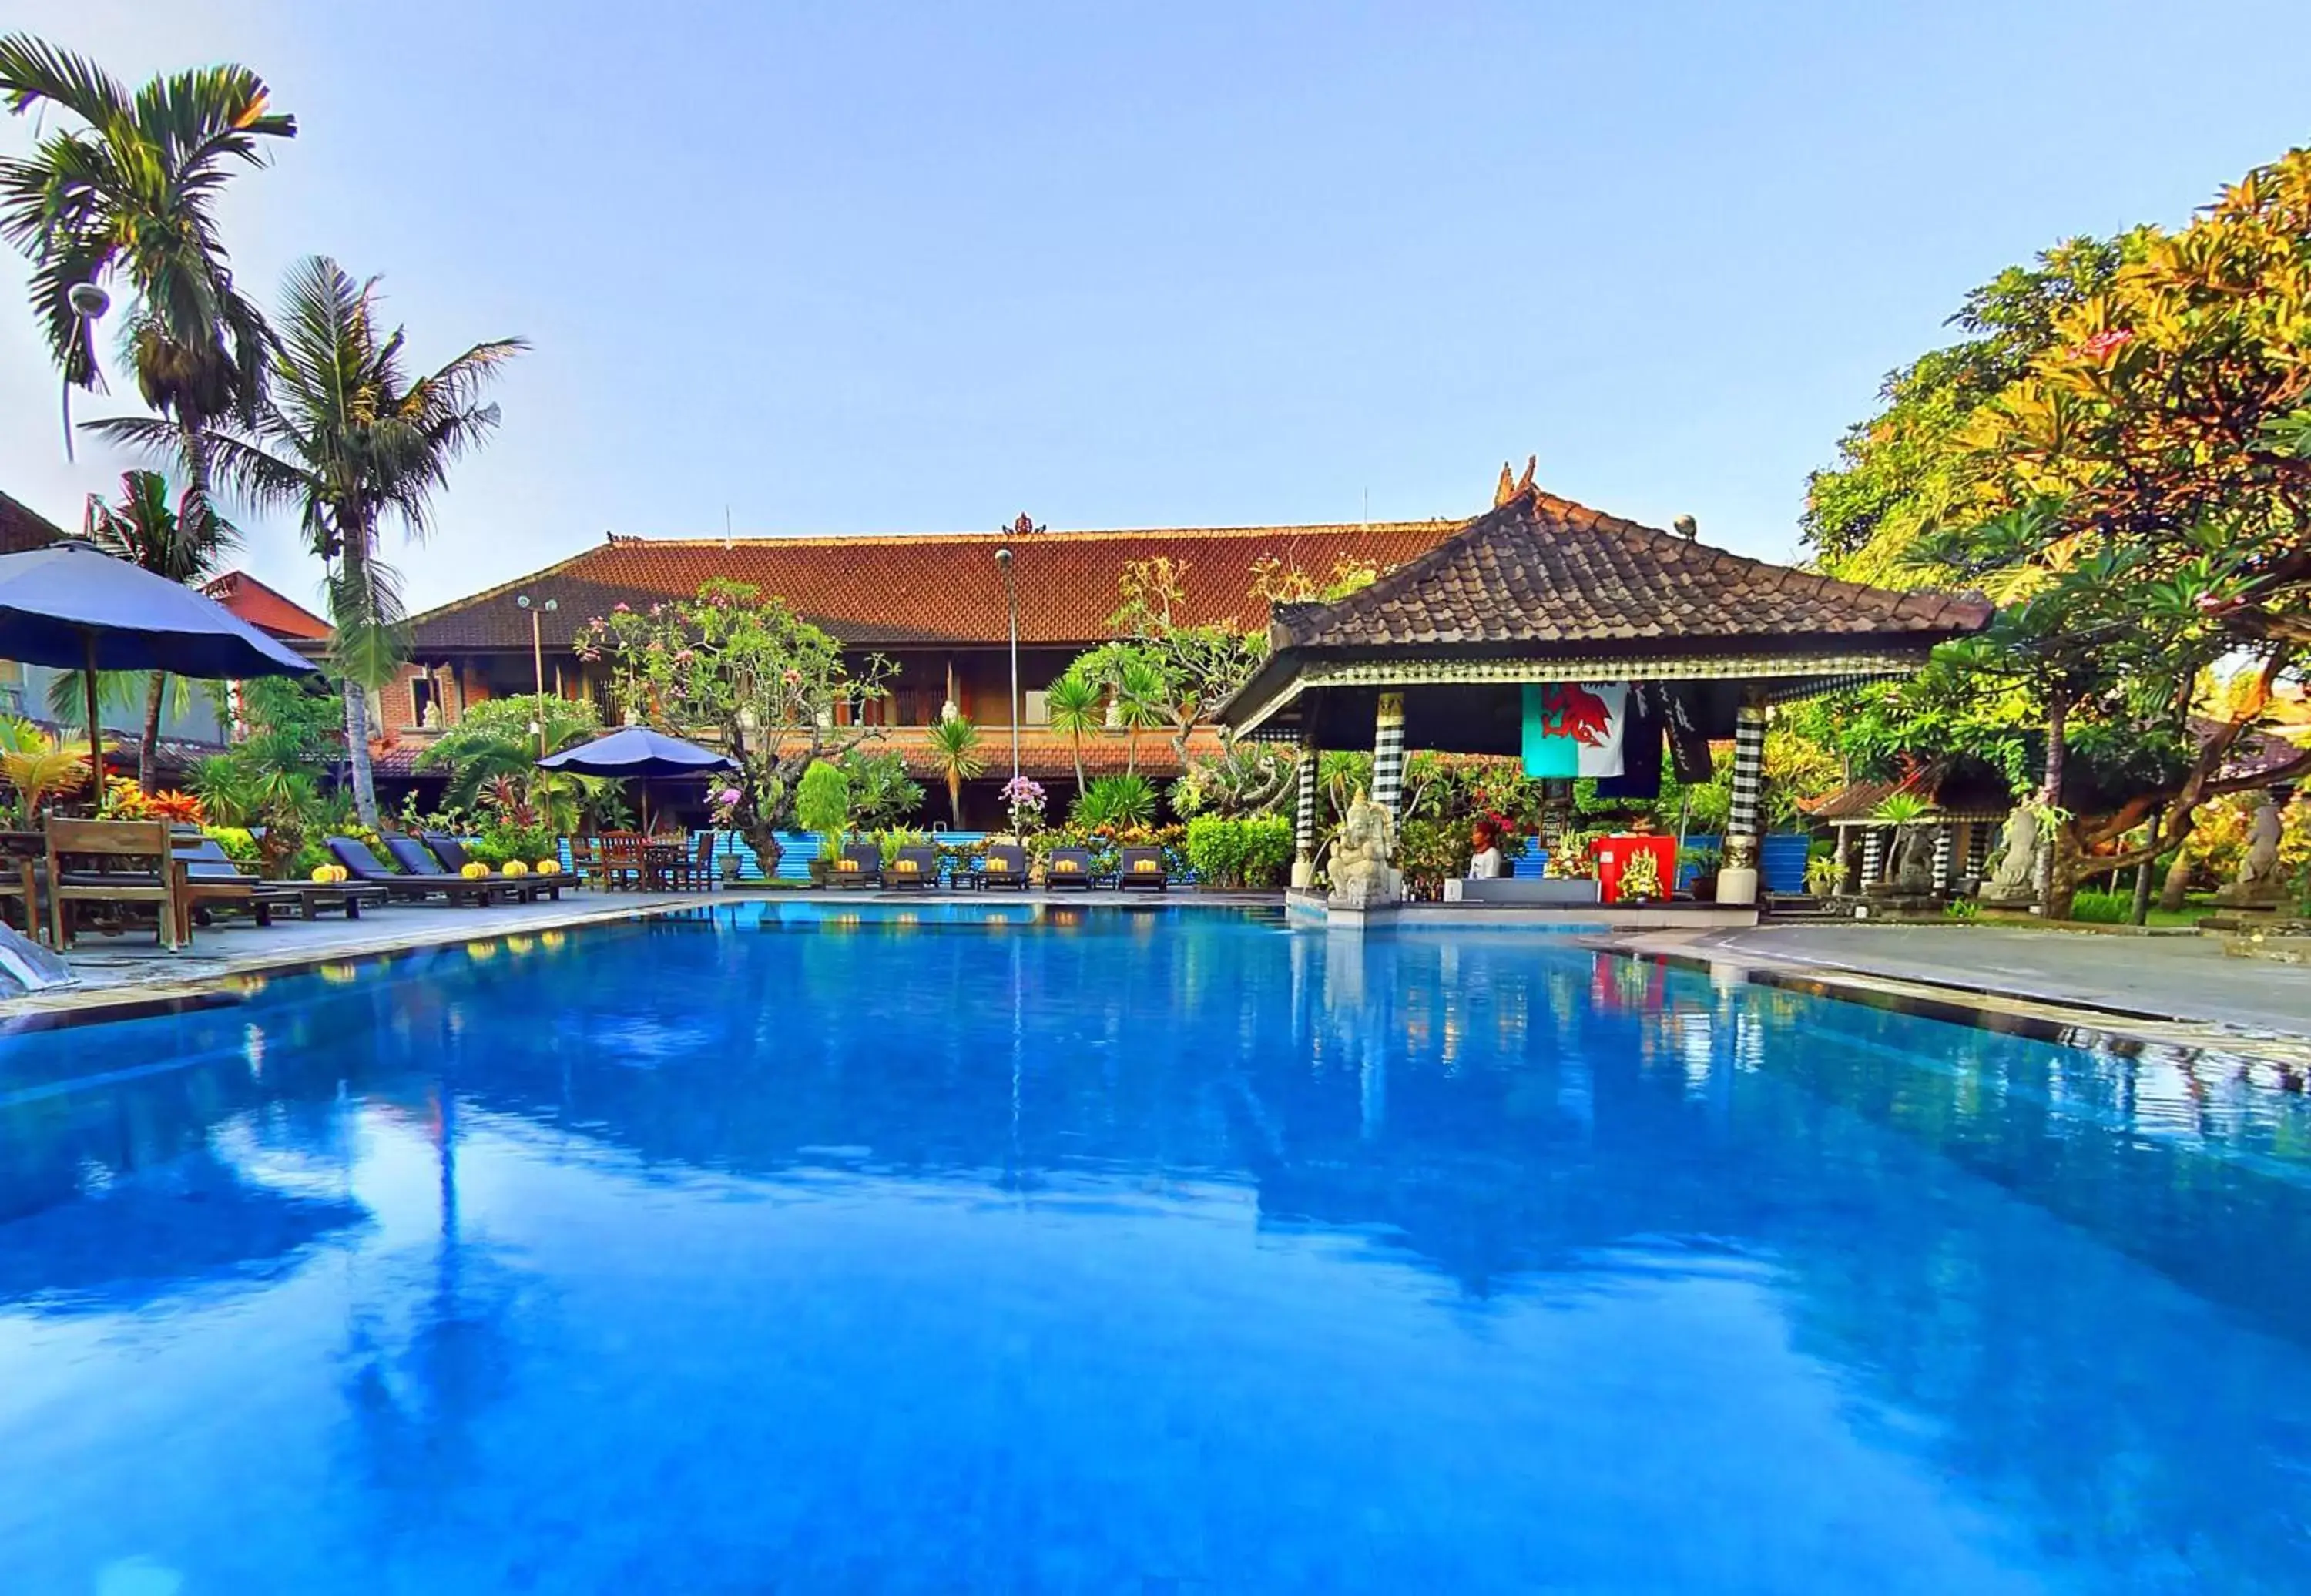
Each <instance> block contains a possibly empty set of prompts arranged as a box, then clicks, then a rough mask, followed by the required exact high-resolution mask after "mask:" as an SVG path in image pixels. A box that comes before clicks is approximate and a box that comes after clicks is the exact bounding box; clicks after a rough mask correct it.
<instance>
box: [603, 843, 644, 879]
mask: <svg viewBox="0 0 2311 1596" xmlns="http://www.w3.org/2000/svg"><path fill="white" fill-rule="evenodd" d="M601 847H602V885H603V886H605V887H606V888H618V887H625V886H633V887H640V886H641V884H642V838H641V833H639V832H604V833H602V836H601Z"/></svg>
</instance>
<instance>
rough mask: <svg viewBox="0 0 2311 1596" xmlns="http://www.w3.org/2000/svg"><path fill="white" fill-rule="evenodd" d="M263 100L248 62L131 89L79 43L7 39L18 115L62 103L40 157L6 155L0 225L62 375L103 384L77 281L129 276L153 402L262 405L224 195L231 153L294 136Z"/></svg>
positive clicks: (251, 325)
mask: <svg viewBox="0 0 2311 1596" xmlns="http://www.w3.org/2000/svg"><path fill="white" fill-rule="evenodd" d="M267 98H268V92H267V90H266V84H265V80H264V79H262V78H260V77H258V76H257V74H255V73H253V72H251V71H249V69H248V68H247V67H245V66H237V65H214V66H204V67H198V68H195V69H193V70H191V71H188V72H179V73H172V74H169V75H167V76H165V77H156V78H154V79H153V80H152V81H151V82H149V83H145V84H144V85H143V86H142V87H141V88H139V89H137V90H136V91H135V92H133V93H132V92H130V91H129V90H128V89H127V88H126V87H125V86H124V85H123V84H121V83H118V82H116V81H115V80H114V79H113V78H112V76H111V75H110V74H108V73H106V72H105V71H104V70H103V69H102V68H101V67H100V66H98V65H96V63H95V62H93V61H92V60H89V59H88V58H86V57H81V56H75V55H72V54H70V53H68V52H66V51H64V50H59V49H57V48H55V47H53V46H51V45H48V44H47V43H44V42H43V41H41V40H39V39H35V38H33V37H31V35H29V34H24V33H17V34H12V35H10V36H9V37H7V38H5V39H0V99H5V100H6V101H7V102H8V108H9V109H11V110H12V111H14V112H16V113H17V114H18V115H22V114H24V113H26V112H33V113H35V114H37V115H39V116H40V117H41V118H43V120H44V121H46V120H47V118H48V113H49V112H50V111H51V110H53V111H54V112H56V113H59V115H58V116H57V118H56V122H55V123H54V124H52V125H49V126H45V127H44V128H43V129H42V136H41V138H40V140H39V145H38V147H37V150H36V151H35V153H33V154H32V155H31V156H30V157H29V158H26V159H21V160H12V161H7V162H5V163H4V164H0V234H4V235H5V237H6V238H7V239H8V240H9V241H10V242H11V243H13V244H14V245H16V246H17V247H18V248H19V249H22V250H23V252H24V254H25V255H26V257H28V258H29V259H31V262H32V266H33V271H32V276H31V301H32V311H33V314H34V315H35V316H36V317H37V318H39V322H40V326H41V330H42V333H43V336H44V337H45V339H46V341H47V343H48V352H49V356H50V358H51V359H52V360H53V361H54V362H56V364H57V366H58V368H60V369H61V370H62V371H63V372H64V376H65V381H66V382H67V383H69V384H70V385H72V386H73V387H75V388H88V389H91V390H94V389H97V388H101V387H102V379H101V377H100V375H99V372H98V370H97V362H96V346H95V324H94V323H93V322H91V321H88V320H84V319H83V318H81V317H80V316H79V315H78V314H76V313H75V311H74V309H73V306H72V301H71V298H70V295H71V292H72V290H73V288H74V286H75V285H77V284H79V283H96V282H100V281H102V280H104V279H106V278H125V279H126V281H127V283H128V284H129V286H130V287H131V289H132V290H133V291H134V292H135V305H134V307H133V309H132V310H131V311H130V313H129V317H128V329H129V348H130V353H131V357H132V359H133V361H134V363H135V369H136V378H137V386H138V388H139V389H140V390H141V391H142V393H143V395H144V400H145V402H146V403H147V404H149V405H151V406H153V408H154V409H156V410H159V411H161V412H162V413H163V414H168V415H170V416H171V417H173V418H175V420H176V422H177V423H178V424H179V425H181V426H182V427H183V428H184V429H185V430H186V431H187V432H188V433H192V434H197V433H198V432H199V431H200V430H201V428H202V426H203V425H204V423H205V422H206V421H208V420H209V419H211V418H214V417H216V416H219V415H222V414H226V413H228V412H230V411H233V410H246V409H248V408H249V407H250V406H252V405H253V404H254V403H255V401H256V397H257V391H258V388H259V386H260V382H261V377H262V371H263V365H264V361H263V349H264V341H265V327H264V323H263V319H262V318H260V317H259V315H258V314H257V307H256V306H254V305H252V304H250V303H249V301H247V300H245V299H243V298H242V297H241V296H240V293H239V292H238V291H237V290H236V289H235V287H234V285H233V280H232V272H231V267H230V265H229V263H228V260H227V257H226V252H225V249H224V245H223V242H222V237H221V234H220V230H219V228H218V225H217V219H216V214H215V207H216V205H217V203H218V201H219V200H220V199H221V198H222V196H223V194H224V192H225V185H226V181H227V179H229V178H230V177H231V173H232V171H233V170H234V169H235V168H236V167H237V166H250V167H257V166H263V165H264V164H265V163H266V140H269V139H281V138H294V137H295V136H296V134H297V120H296V118H294V117H290V116H284V115H282V114H280V113H278V112H275V111H272V110H270V109H267V105H266V101H267ZM196 480H198V477H197V475H196Z"/></svg>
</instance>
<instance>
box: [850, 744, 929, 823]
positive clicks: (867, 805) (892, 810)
mask: <svg viewBox="0 0 2311 1596" xmlns="http://www.w3.org/2000/svg"><path fill="white" fill-rule="evenodd" d="M835 763H837V764H839V765H841V766H842V774H843V777H844V779H845V780H846V781H849V782H850V816H851V819H852V820H853V821H855V822H856V823H857V824H859V827H860V828H861V829H863V830H867V831H874V830H876V829H878V828H881V827H886V826H891V825H894V824H896V823H897V822H898V821H900V820H902V819H903V818H905V817H906V816H907V815H912V814H913V813H914V812H915V811H916V810H918V809H920V808H921V807H922V803H923V785H922V783H921V782H920V781H916V780H914V778H912V777H911V776H910V775H908V774H907V762H906V759H905V757H904V756H903V755H901V754H894V753H893V752H892V751H890V750H889V749H887V748H885V749H870V748H868V747H867V746H864V745H863V744H862V745H861V746H858V747H855V748H846V749H844V750H843V751H842V756H841V757H840V758H838V759H837V760H836V761H835ZM887 834H901V833H887Z"/></svg>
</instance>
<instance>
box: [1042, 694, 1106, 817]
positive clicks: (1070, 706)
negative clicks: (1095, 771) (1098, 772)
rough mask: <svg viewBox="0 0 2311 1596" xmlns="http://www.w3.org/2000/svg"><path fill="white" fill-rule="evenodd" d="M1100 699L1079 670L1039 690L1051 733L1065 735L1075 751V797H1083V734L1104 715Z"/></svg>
mask: <svg viewBox="0 0 2311 1596" xmlns="http://www.w3.org/2000/svg"><path fill="white" fill-rule="evenodd" d="M1102 697H1103V693H1102V692H1101V690H1100V685H1099V684H1098V683H1096V682H1094V681H1093V680H1092V679H1091V678H1090V677H1089V676H1086V675H1085V674H1084V673H1083V672H1082V671H1079V670H1070V671H1068V673H1067V674H1066V675H1065V676H1061V677H1060V679H1059V680H1058V681H1056V682H1053V683H1052V684H1051V685H1050V686H1049V687H1047V688H1045V689H1044V690H1043V710H1044V719H1045V720H1047V721H1048V722H1049V723H1050V725H1051V728H1052V729H1053V730H1055V731H1063V732H1066V733H1067V734H1068V745H1069V746H1071V747H1072V748H1073V750H1074V752H1075V756H1076V796H1077V798H1081V797H1083V795H1084V763H1083V740H1084V734H1085V733H1086V732H1087V731H1097V730H1098V729H1099V726H1100V720H1101V717H1102V716H1103V714H1104V713H1105V711H1104V710H1103V709H1102V707H1101V704H1100V700H1101V698H1102Z"/></svg>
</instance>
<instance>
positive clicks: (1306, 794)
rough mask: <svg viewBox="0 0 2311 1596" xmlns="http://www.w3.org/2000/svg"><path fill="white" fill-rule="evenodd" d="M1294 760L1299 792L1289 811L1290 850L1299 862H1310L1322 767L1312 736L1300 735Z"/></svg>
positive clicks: (1313, 849) (1313, 846)
mask: <svg viewBox="0 0 2311 1596" xmlns="http://www.w3.org/2000/svg"><path fill="white" fill-rule="evenodd" d="M1296 758H1297V764H1298V769H1297V770H1296V771H1295V772H1294V774H1295V780H1296V784H1297V787H1298V792H1297V794H1296V795H1295V804H1294V807H1293V811H1292V849H1293V851H1294V852H1295V853H1296V854H1297V855H1299V857H1300V858H1301V859H1314V858H1315V857H1316V790H1317V767H1318V766H1319V765H1320V764H1321V763H1323V762H1322V759H1321V756H1319V755H1318V754H1317V752H1316V739H1315V737H1313V736H1312V735H1311V734H1307V733H1303V734H1302V735H1301V738H1300V747H1299V751H1298V754H1297V756H1296Z"/></svg>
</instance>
